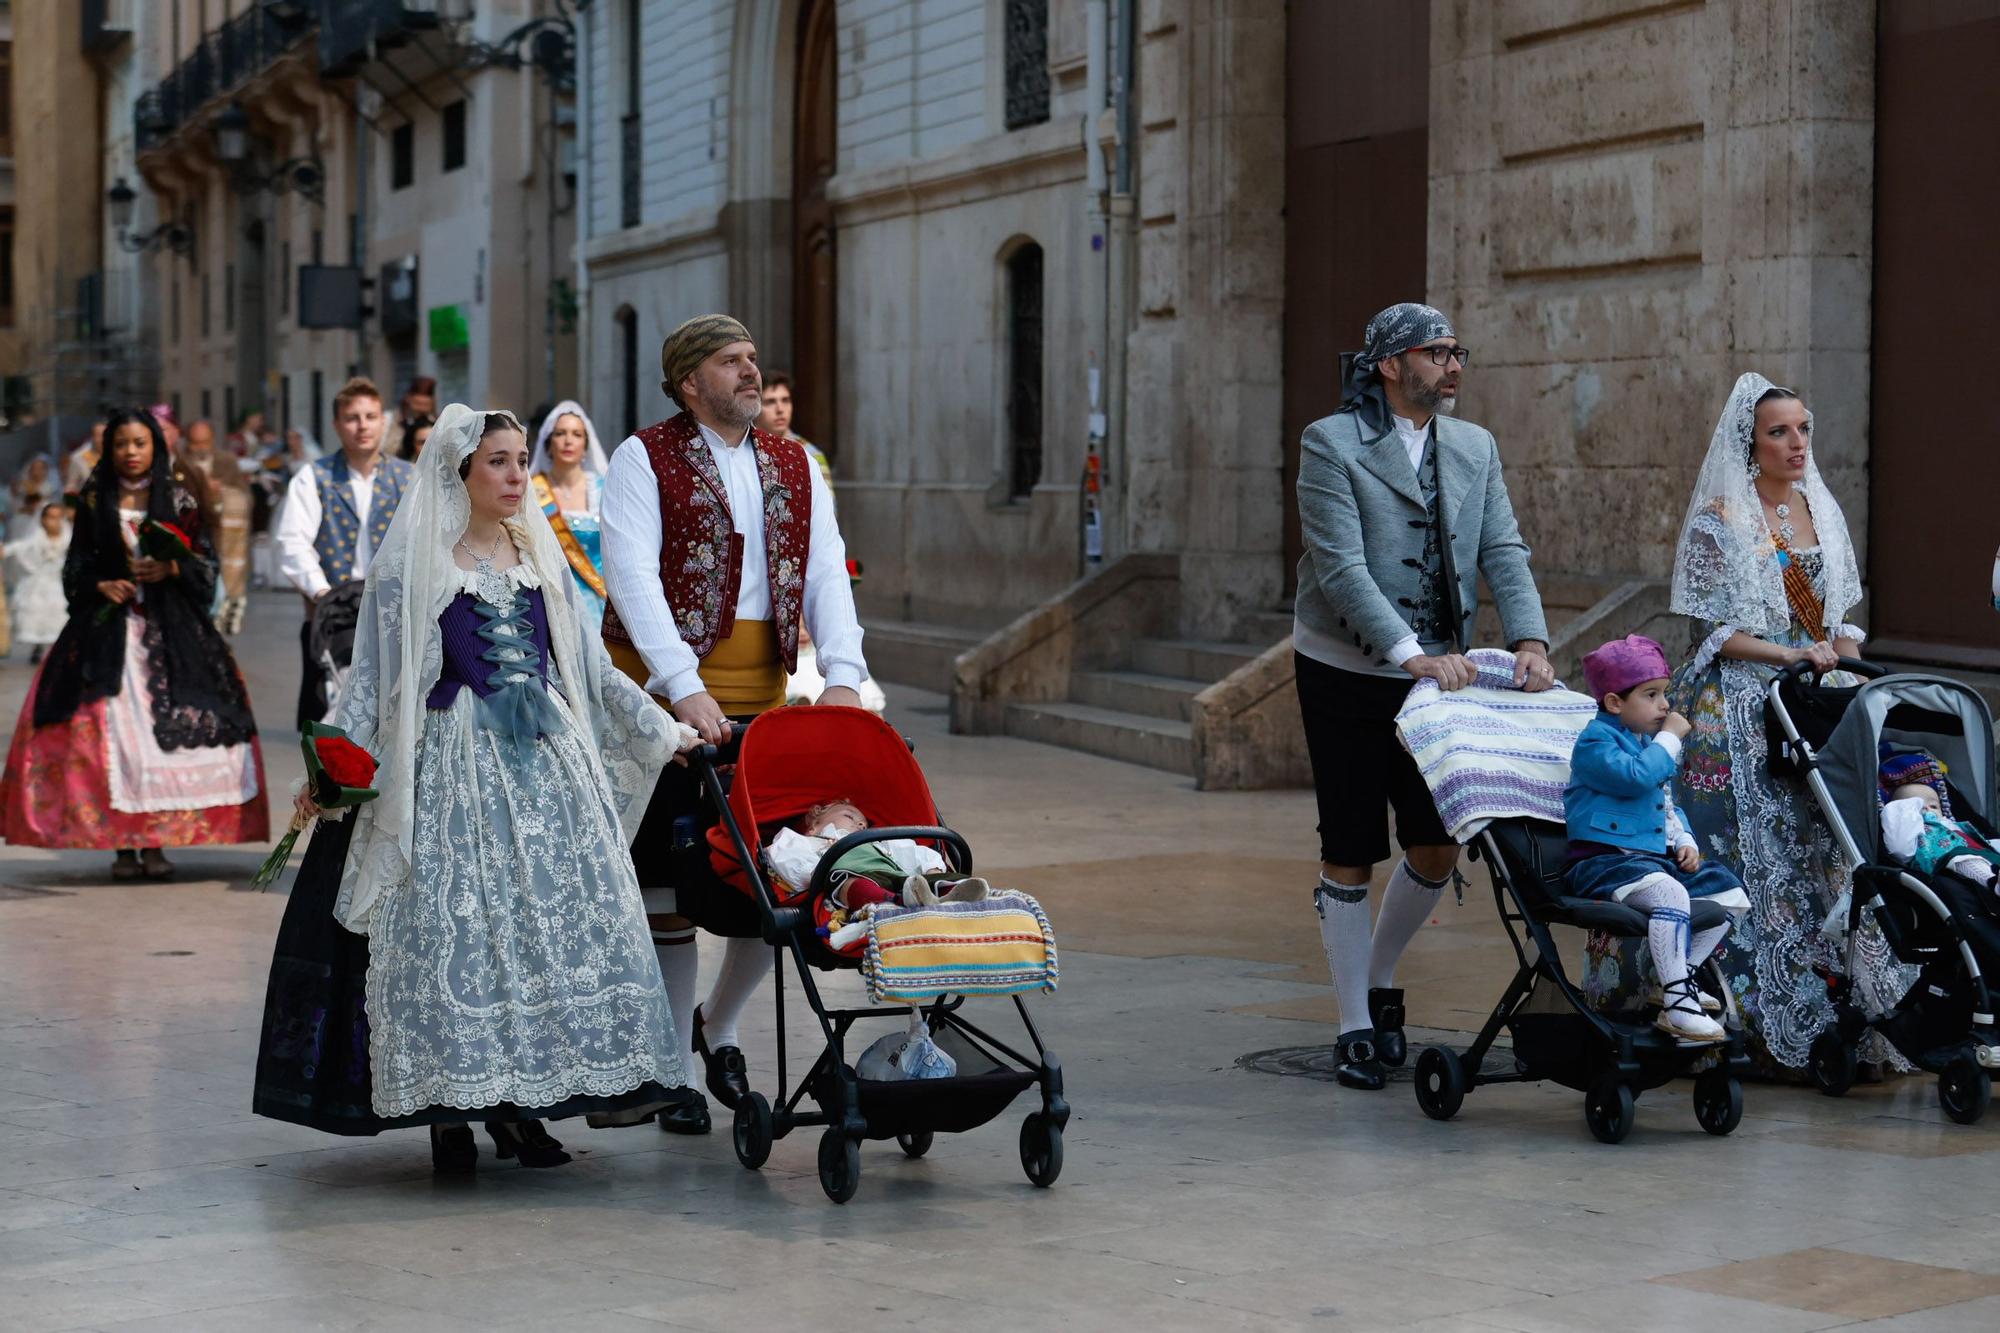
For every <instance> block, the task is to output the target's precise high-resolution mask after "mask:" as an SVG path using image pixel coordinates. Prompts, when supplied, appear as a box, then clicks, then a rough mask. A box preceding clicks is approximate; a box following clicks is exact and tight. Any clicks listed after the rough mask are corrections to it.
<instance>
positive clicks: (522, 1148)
mask: <svg viewBox="0 0 2000 1333" xmlns="http://www.w3.org/2000/svg"><path fill="white" fill-rule="evenodd" d="M486 1132H487V1133H488V1134H491V1135H492V1136H493V1155H494V1156H495V1157H498V1158H499V1159H500V1160H501V1161H503V1162H504V1161H506V1160H508V1159H509V1158H513V1159H514V1160H516V1161H518V1162H520V1164H521V1165H522V1166H534V1167H548V1166H562V1165H564V1164H565V1163H567V1162H568V1161H569V1160H570V1155H569V1154H568V1153H566V1152H564V1151H563V1146H562V1144H560V1143H558V1142H556V1140H555V1138H554V1136H553V1135H551V1134H550V1133H549V1131H548V1128H547V1127H546V1126H544V1125H543V1124H542V1122H541V1121H539V1120H489V1121H487V1122H486Z"/></svg>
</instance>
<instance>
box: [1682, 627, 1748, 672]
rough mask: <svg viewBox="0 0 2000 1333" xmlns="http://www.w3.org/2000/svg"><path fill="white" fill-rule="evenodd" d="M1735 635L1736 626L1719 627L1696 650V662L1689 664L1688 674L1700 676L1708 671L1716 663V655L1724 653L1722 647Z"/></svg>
mask: <svg viewBox="0 0 2000 1333" xmlns="http://www.w3.org/2000/svg"><path fill="white" fill-rule="evenodd" d="M1735 633H1736V626H1734V625H1717V626H1716V627H1715V632H1714V633H1713V634H1710V635H1709V636H1708V637H1707V638H1705V639H1703V640H1702V641H1701V646H1700V647H1699V648H1696V649H1695V650H1694V660H1693V661H1692V662H1690V663H1688V674H1689V675H1690V676H1699V675H1700V674H1701V673H1702V672H1704V671H1706V670H1708V668H1709V664H1710V663H1712V662H1714V661H1715V657H1716V654H1717V653H1720V652H1721V651H1722V645H1723V644H1725V643H1728V642H1729V640H1730V637H1731V636H1732V635H1734V634H1735Z"/></svg>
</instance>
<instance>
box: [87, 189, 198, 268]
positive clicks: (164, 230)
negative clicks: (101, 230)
mask: <svg viewBox="0 0 2000 1333" xmlns="http://www.w3.org/2000/svg"><path fill="white" fill-rule="evenodd" d="M138 199H139V194H138V191H136V190H134V189H133V188H132V187H131V186H129V185H127V184H126V183H125V178H124V177H123V176H120V177H119V178H118V179H117V180H116V181H114V182H113V183H112V186H111V188H110V189H109V190H107V191H105V193H104V201H105V203H107V204H109V205H110V206H111V225H112V227H113V228H114V229H116V231H117V232H118V245H119V248H121V249H123V250H124V251H125V252H126V253H127V254H134V255H136V254H139V253H141V252H142V251H147V250H156V251H157V250H171V251H173V252H174V253H175V254H177V255H185V254H188V253H189V252H191V251H192V250H193V249H194V229H193V228H191V227H189V226H187V225H186V224H184V223H180V222H173V221H168V222H162V223H161V224H160V225H159V226H157V227H155V228H153V229H152V230H151V231H146V232H140V233H139V234H138V235H136V236H135V235H133V234H131V226H132V205H133V204H135V203H137V202H138Z"/></svg>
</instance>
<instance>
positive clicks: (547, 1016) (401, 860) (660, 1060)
mask: <svg viewBox="0 0 2000 1333" xmlns="http://www.w3.org/2000/svg"><path fill="white" fill-rule="evenodd" d="M416 467H417V475H416V480H415V482H414V484H413V488H412V490H411V491H410V492H409V493H408V494H407V495H405V497H404V499H403V503H402V505H401V507H400V508H399V509H398V510H397V513H396V518H395V521H394V523H393V524H392V525H391V526H390V528H389V531H388V533H387V534H386V536H385V537H384V538H383V545H382V549H381V551H380V552H379V553H378V554H377V555H376V557H375V563H374V565H373V566H372V568H371V569H370V571H369V574H368V581H367V587H366V591H365V593H364V594H363V600H362V606H361V616H360V622H359V624H358V625H357V627H356V631H355V644H354V662H353V669H352V673H351V675H350V677H349V679H348V682H347V686H346V689H345V690H344V692H343V693H342V696H341V701H340V705H339V708H338V710H337V713H336V720H337V722H338V724H339V726H340V727H341V729H342V730H343V731H345V732H346V733H347V735H348V737H349V738H350V739H352V740H353V741H354V742H356V743H357V744H359V745H362V746H364V747H365V748H366V749H367V750H368V751H369V752H370V753H371V754H372V755H373V756H374V758H375V759H376V761H377V764H378V765H379V767H378V769H377V771H376V775H375V787H376V790H377V791H378V792H379V793H380V794H379V795H378V796H377V798H376V799H375V800H373V801H370V802H368V803H367V804H365V805H362V806H360V807H358V808H357V809H356V810H355V811H354V812H353V813H352V814H350V815H348V816H347V817H346V818H344V819H339V820H334V819H332V818H331V817H329V819H326V820H322V822H321V823H320V824H319V826H318V828H317V830H316V832H315V835H314V838H313V842H312V845H311V847H310V848H309V850H308V851H307V853H306V858H305V862H304V864H303V865H302V866H301V868H300V872H299V877H298V881H297V883H296V885H295V887H294V889H293V892H292V897H291V901H290V902H289V903H288V904H287V907H286V913H285V921H284V925H283V927H282V928H281V930H280V932H279V936H278V943H277V949H276V953H275V957H274V959H273V961H272V967H271V981H270V988H269V991H268V994H267V998H266V1002H265V1018H264V1032H263V1041H262V1046H261V1048H260V1051H259V1056H258V1066H257V1090H256V1101H255V1109H256V1110H257V1111H258V1112H259V1113H260V1114H263V1115H268V1116H273V1117H275V1118H278V1119H283V1120H290V1121H293V1122H295V1123H300V1124H307V1125H312V1126H314V1127H316V1128H320V1129H325V1130H329V1131H331V1132H334V1133H340V1134H373V1133H376V1132H377V1131H379V1130H381V1129H386V1128H393V1127H397V1126H403V1125H417V1124H428V1125H429V1126H430V1127H431V1150H432V1158H433V1162H434V1165H435V1166H436V1168H437V1169H438V1170H439V1171H441V1172H449V1171H464V1170H469V1169H471V1168H472V1166H473V1163H474V1161H475V1160H476V1158H477V1148H476V1146H475V1144H474V1141H473V1137H472V1134H471V1131H470V1129H469V1128H468V1127H467V1125H466V1123H465V1122H467V1121H468V1120H470V1119H472V1118H474V1117H475V1116H477V1117H478V1118H480V1119H483V1120H484V1121H485V1122H486V1128H487V1131H488V1133H490V1134H491V1135H492V1137H493V1140H494V1146H495V1150H496V1152H497V1154H498V1155H499V1156H500V1157H502V1158H507V1157H518V1158H519V1159H520V1161H521V1163H522V1164H523V1165H526V1166H554V1165H557V1164H559V1163H562V1162H566V1161H568V1160H569V1157H568V1154H566V1153H565V1152H564V1151H563V1150H562V1145H561V1144H559V1143H557V1142H556V1141H555V1140H554V1139H553V1138H551V1137H550V1136H549V1134H548V1132H547V1130H546V1129H545V1128H543V1126H542V1124H541V1119H542V1118H557V1117H561V1116H566V1115H576V1114H580V1113H585V1112H591V1113H601V1114H603V1115H604V1116H606V1117H607V1118H609V1119H610V1120H611V1122H612V1123H633V1122H636V1121H637V1120H639V1119H642V1118H645V1117H646V1116H648V1115H649V1114H650V1112H651V1111H653V1110H654V1109H657V1107H658V1106H660V1105H661V1104H663V1103H667V1102H670V1101H673V1100H675V1099H676V1096H677V1094H676V1093H675V1092H674V1091H673V1090H675V1089H678V1088H680V1087H682V1086H683V1085H684V1083H685V1078H684V1075H683V1071H682V1067H681V1058H680V1049H681V1045H680V1038H679V1037H678V1036H677V1035H676V1033H675V1031H674V1026H673V1021H672V1019H671V1018H670V1017H669V1014H668V1009H667V999H666V991H665V988H664V986H663V984H662V982H661V979H660V969H659V964H658V962H657V960H656V959H655V956H654V953H653V945H652V938H651V936H650V934H649V933H648V931H647V927H646V917H645V909H644V907H643V905H642V904H641V900H640V896H639V885H638V880H637V879H636V877H635V876H634V873H633V869H632V860H631V856H630V854H629V852H628V851H627V850H626V848H627V830H628V829H634V828H636V827H637V820H638V818H639V817H640V815H641V814H642V813H643V811H644V810H645V806H646V802H647V800H648V799H649V798H650V796H651V794H652V791H653V785H654V782H655V780H656V779H657V778H658V776H659V773H660V770H661V768H662V766H663V765H664V764H665V763H666V761H667V759H668V758H669V757H670V755H671V754H672V752H673V750H674V747H675V744H676V740H675V738H676V736H677V735H679V734H681V733H678V732H677V731H676V730H674V729H673V724H672V720H671V719H670V718H668V717H667V716H666V714H665V713H663V712H662V711H661V710H660V709H659V708H658V707H657V706H656V705H655V704H653V702H652V701H651V700H650V699H648V698H647V697H646V696H645V694H643V693H642V692H641V691H640V690H639V689H638V687H637V686H635V685H633V684H632V683H631V682H630V681H629V680H627V679H626V678H625V677H624V676H623V675H622V674H620V673H619V672H618V671H617V670H616V669H615V668H614V667H613V666H612V665H611V663H610V660H609V658H607V657H606V655H605V653H604V650H603V647H602V645H601V643H600V642H599V640H598V638H597V636H596V634H595V633H592V632H588V631H586V630H585V629H584V627H583V623H582V618H581V616H580V615H579V612H578V609H577V597H576V594H575V591H574V582H573V580H572V579H571V578H570V574H569V565H568V562H567V561H566V560H565V559H564V557H563V554H562V551H561V549H560V548H559V547H558V545H557V542H556V538H555V534H554V533H552V532H551V531H550V529H549V525H548V521H547V519H546V518H544V517H543V515H542V511H541V509H540V508H539V507H537V506H535V505H534V504H532V503H529V504H523V500H524V499H525V498H526V497H527V495H528V480H529V472H528V448H527V439H526V436H525V433H524V432H523V431H522V429H521V426H520V423H519V422H517V421H516V420H515V419H514V417H513V416H512V414H510V413H507V412H474V411H472V410H470V409H468V408H466V407H464V406H463V405H460V404H452V405H451V406H450V407H448V408H446V409H445V411H444V414H443V415H442V416H441V417H440V418H439V420H438V423H437V426H436V428H435V430H434V431H433V433H432V435H431V438H430V442H429V444H428V445H427V446H426V447H425V449H424V452H423V455H422V457H421V458H420V459H419V460H418V462H417V464H416ZM301 800H302V802H303V801H304V800H305V798H303V797H302V798H301ZM302 808H304V809H306V810H307V811H308V812H309V813H310V812H311V810H310V806H309V805H305V806H302ZM364 936H365V937H366V938H365V939H363V938H362V937H364Z"/></svg>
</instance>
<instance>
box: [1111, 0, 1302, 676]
mask: <svg viewBox="0 0 2000 1333" xmlns="http://www.w3.org/2000/svg"><path fill="white" fill-rule="evenodd" d="M1141 33H1142V36H1141V43H1142V44H1141V49H1140V72H1139V83H1140V89H1139V95H1140V98H1141V121H1142V129H1141V145H1140V182H1139V192H1140V197H1139V215H1140V238H1139V247H1140V255H1139V300H1138V308H1139V312H1140V320H1139V327H1138V329H1137V331H1136V332H1135V333H1134V334H1133V335H1132V340H1131V358H1132V359H1131V367H1130V377H1131V378H1130V383H1129V387H1128V394H1127V396H1128V401H1129V403H1130V408H1129V415H1128V418H1127V421H1128V425H1127V445H1126V450H1127V452H1126V456H1127V458H1128V459H1129V460H1130V463H1129V465H1128V467H1129V471H1130V474H1131V475H1130V479H1129V480H1130V485H1131V487H1132V489H1131V491H1130V493H1129V499H1128V508H1127V515H1126V522H1127V529H1128V533H1129V534H1130V537H1129V540H1130V544H1129V548H1128V549H1132V550H1138V551H1177V552H1179V553H1180V556H1181V577H1182V580H1183V592H1182V605H1181V617H1180V618H1181V622H1182V629H1183V631H1184V632H1186V633H1188V634H1191V635H1196V636H1201V637H1216V638H1227V637H1230V636H1232V635H1233V634H1234V633H1235V632H1236V625H1237V620H1238V617H1239V616H1240V615H1242V614H1243V613H1246V612H1254V611H1260V610H1267V609H1269V608H1270V607H1272V606H1274V605H1276V603H1277V600H1278V596H1279V593H1280V590H1281V588H1282V586H1283V575H1284V571H1283V569H1282V563H1283V514H1284V508H1283V503H1282V495H1281V492H1280V489H1279V488H1280V485H1281V477H1282V466H1283V438H1282V429H1283V417H1282V409H1283V402H1282V392H1281V391H1282V381H1281V378H1280V372H1281V359H1280V352H1281V339H1282V336H1283V312H1284V181H1285V88H1284V76H1283V71H1284V44H1285V9H1284V4H1283V3H1282V0H1156V2H1155V3H1150V4H1147V5H1145V6H1144V7H1143V8H1142V10H1141Z"/></svg>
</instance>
